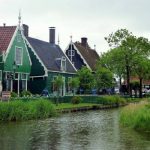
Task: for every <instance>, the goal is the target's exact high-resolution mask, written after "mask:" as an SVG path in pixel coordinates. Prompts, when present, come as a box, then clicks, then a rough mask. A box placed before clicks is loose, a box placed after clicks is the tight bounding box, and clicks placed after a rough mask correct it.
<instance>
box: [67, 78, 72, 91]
mask: <svg viewBox="0 0 150 150" xmlns="http://www.w3.org/2000/svg"><path fill="white" fill-rule="evenodd" d="M71 80H72V77H68V86H67V92H71V85H70V82H71Z"/></svg>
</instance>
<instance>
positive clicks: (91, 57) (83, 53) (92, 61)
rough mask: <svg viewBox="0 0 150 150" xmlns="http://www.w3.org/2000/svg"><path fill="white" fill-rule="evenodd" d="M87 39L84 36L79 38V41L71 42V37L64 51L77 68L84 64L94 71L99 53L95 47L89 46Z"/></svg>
mask: <svg viewBox="0 0 150 150" xmlns="http://www.w3.org/2000/svg"><path fill="white" fill-rule="evenodd" d="M87 40H88V39H87V38H86V37H83V38H81V42H72V39H71V41H70V43H69V45H68V46H67V48H66V50H65V53H66V55H67V56H68V58H69V59H70V61H71V62H72V63H73V64H74V66H75V68H76V69H77V70H79V69H81V68H82V66H86V67H87V68H89V69H90V70H91V71H95V67H96V62H97V61H98V60H99V55H98V54H97V52H96V50H95V49H92V48H90V46H89V44H88V42H87Z"/></svg>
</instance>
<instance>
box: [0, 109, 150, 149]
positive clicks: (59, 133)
mask: <svg viewBox="0 0 150 150" xmlns="http://www.w3.org/2000/svg"><path fill="white" fill-rule="evenodd" d="M118 118H119V110H117V109H116V110H106V111H104V110H102V111H89V112H82V113H72V114H65V115H62V116H60V117H58V118H52V119H47V120H40V121H28V122H19V123H1V124H0V150H51V149H52V150H92V149H93V150H150V136H149V134H146V135H143V134H141V133H137V132H135V131H133V130H129V129H125V128H121V127H120V126H119V123H118Z"/></svg>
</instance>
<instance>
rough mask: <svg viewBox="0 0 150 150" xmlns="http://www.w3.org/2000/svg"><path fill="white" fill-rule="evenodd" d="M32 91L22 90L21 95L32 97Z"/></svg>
mask: <svg viewBox="0 0 150 150" xmlns="http://www.w3.org/2000/svg"><path fill="white" fill-rule="evenodd" d="M31 95H32V93H31V92H30V91H26V90H23V91H22V92H21V97H30V96H31Z"/></svg>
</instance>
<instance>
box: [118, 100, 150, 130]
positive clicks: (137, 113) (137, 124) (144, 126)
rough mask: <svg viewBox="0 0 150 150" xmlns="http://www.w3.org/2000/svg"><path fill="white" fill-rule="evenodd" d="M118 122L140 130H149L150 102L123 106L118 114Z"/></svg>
mask: <svg viewBox="0 0 150 150" xmlns="http://www.w3.org/2000/svg"><path fill="white" fill-rule="evenodd" d="M120 123H121V125H123V126H125V127H130V128H133V129H136V130H141V131H150V104H149V103H148V102H141V103H139V104H130V105H129V106H127V107H125V108H124V109H123V110H122V112H121V115H120Z"/></svg>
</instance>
